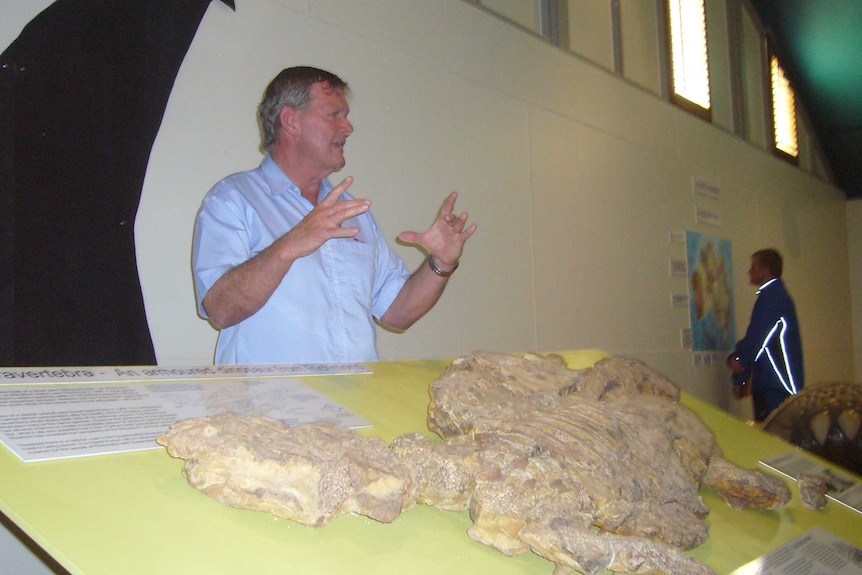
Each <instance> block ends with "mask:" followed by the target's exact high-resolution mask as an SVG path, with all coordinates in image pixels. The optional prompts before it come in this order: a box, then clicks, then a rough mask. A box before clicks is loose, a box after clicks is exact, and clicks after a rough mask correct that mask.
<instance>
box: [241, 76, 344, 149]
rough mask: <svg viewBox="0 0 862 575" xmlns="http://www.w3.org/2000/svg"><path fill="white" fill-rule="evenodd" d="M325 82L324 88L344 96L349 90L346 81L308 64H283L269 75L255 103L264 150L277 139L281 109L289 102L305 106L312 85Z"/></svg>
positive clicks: (295, 105)
mask: <svg viewBox="0 0 862 575" xmlns="http://www.w3.org/2000/svg"><path fill="white" fill-rule="evenodd" d="M318 82H319V83H322V84H324V89H325V90H326V91H327V92H329V91H330V90H331V91H333V92H336V93H339V94H344V95H345V96H347V95H349V94H350V88H349V87H348V85H347V82H345V81H344V80H342V79H341V78H339V77H338V76H336V75H335V74H333V73H331V72H327V71H326V70H321V69H319V68H312V67H310V66H294V67H292V68H285V69H284V70H282V71H281V72H279V73H278V75H277V76H276V77H275V78H273V79H272V81H271V82H270V83H269V85H268V86H267V87H266V90H265V91H264V93H263V99H262V100H261V102H260V105H258V107H257V119H258V122H259V123H260V130H261V143H262V145H263V149H264V150H269V149H270V148H271V147H272V146H274V145H275V144H277V143H278V132H279V129H280V128H281V122H280V121H279V119H278V116H279V114H280V113H281V110H282V109H283V108H284V107H285V106H290V107H292V108H294V109H295V110H302V109H303V108H305V107H306V106H308V102H309V100H310V99H311V86H312V85H313V84H317V83H318Z"/></svg>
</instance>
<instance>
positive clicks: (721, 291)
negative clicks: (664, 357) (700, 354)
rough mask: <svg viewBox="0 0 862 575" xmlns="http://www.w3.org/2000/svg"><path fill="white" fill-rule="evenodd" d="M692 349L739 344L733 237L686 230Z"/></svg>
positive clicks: (715, 349)
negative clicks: (731, 242)
mask: <svg viewBox="0 0 862 575" xmlns="http://www.w3.org/2000/svg"><path fill="white" fill-rule="evenodd" d="M685 246H686V257H687V260H688V293H689V298H688V300H689V314H690V317H691V335H692V350H693V351H725V350H731V349H733V346H734V345H735V344H736V321H735V320H734V310H733V265H732V263H733V262H732V260H731V251H730V240H726V239H721V238H715V237H711V236H707V235H704V234H700V233H697V232H690V231H689V232H686V234H685Z"/></svg>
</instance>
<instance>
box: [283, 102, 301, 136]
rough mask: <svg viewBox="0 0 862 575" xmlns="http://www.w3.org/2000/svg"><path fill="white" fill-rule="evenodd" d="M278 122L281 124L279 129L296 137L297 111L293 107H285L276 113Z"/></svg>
mask: <svg viewBox="0 0 862 575" xmlns="http://www.w3.org/2000/svg"><path fill="white" fill-rule="evenodd" d="M278 120H279V122H280V123H281V129H282V130H285V131H286V132H287V133H288V134H290V135H296V133H297V131H298V129H299V128H298V125H297V111H296V108H294V107H293V106H285V107H284V108H282V109H281V112H279V113H278Z"/></svg>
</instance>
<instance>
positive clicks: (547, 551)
mask: <svg viewBox="0 0 862 575" xmlns="http://www.w3.org/2000/svg"><path fill="white" fill-rule="evenodd" d="M429 391H430V395H431V402H430V404H429V408H428V427H429V429H431V430H432V431H434V432H435V433H437V434H438V435H439V436H440V437H441V440H440V441H435V440H432V439H430V438H428V437H425V436H422V435H419V434H407V435H403V436H401V437H399V438H397V439H396V440H394V441H393V442H392V443H391V444H390V445H386V444H385V443H384V442H382V441H381V440H379V439H377V438H369V437H360V436H359V435H357V434H356V433H354V432H352V431H347V430H341V429H337V428H334V427H332V426H329V425H322V424H313V425H306V426H302V427H298V428H293V429H289V428H287V427H285V426H284V425H283V424H280V423H277V422H273V421H271V420H267V419H264V418H259V417H257V418H254V417H252V418H249V417H239V416H235V415H233V414H222V415H219V416H215V417H211V418H200V419H193V420H186V421H182V422H179V423H177V424H175V425H173V426H172V427H171V429H170V430H169V431H168V432H167V433H165V434H164V435H163V436H161V437H160V438H159V442H160V443H162V444H163V445H165V446H167V448H168V452H169V453H170V454H171V455H172V456H174V457H180V458H182V459H184V460H186V464H185V467H184V471H183V472H184V474H185V475H186V477H187V478H188V480H189V482H190V483H191V484H192V485H193V486H195V487H197V488H198V489H200V490H202V491H203V492H204V493H206V494H208V495H210V496H211V497H214V498H216V499H218V500H219V501H222V502H223V503H226V504H228V505H233V506H236V507H243V508H249V509H257V510H262V511H267V512H270V513H273V514H274V515H278V516H280V517H287V518H290V519H294V520H296V521H299V522H301V523H303V524H306V525H310V526H320V525H323V524H325V523H326V522H327V521H329V520H330V519H332V518H333V517H336V516H338V515H341V514H344V513H360V514H363V515H367V516H369V517H372V518H374V519H376V520H378V521H383V522H389V521H393V520H394V519H395V518H396V517H397V516H398V515H399V514H400V513H401V512H402V511H405V510H407V509H409V508H410V507H412V506H413V505H415V504H425V505H433V506H435V507H438V508H441V509H446V510H465V509H469V511H470V516H471V518H472V520H473V526H472V527H471V528H470V529H469V532H468V533H469V536H470V537H472V538H473V539H475V540H476V541H479V542H481V543H484V544H486V545H490V546H493V547H495V548H496V549H499V550H500V551H501V552H503V553H505V554H507V555H516V554H520V553H524V552H527V551H532V552H534V553H537V554H539V555H541V556H543V557H545V558H547V559H549V560H551V561H553V562H554V563H555V564H556V566H557V569H556V573H558V574H560V575H562V574H565V573H570V572H573V571H578V572H581V573H585V574H590V575H591V574H594V573H600V572H602V571H604V570H606V569H607V570H611V571H614V572H618V573H637V574H650V573H656V574H670V575H677V574H678V575H699V574H708V573H712V571H711V570H710V569H709V568H707V567H706V566H704V565H702V564H701V563H699V562H697V561H696V560H694V559H693V558H691V557H689V556H688V555H686V554H685V553H684V552H683V550H685V549H690V548H692V547H694V546H696V545H699V544H700V543H702V542H703V541H704V540H705V539H706V537H707V529H706V525H705V523H704V518H705V517H706V515H707V513H708V509H707V507H706V506H705V504H704V503H703V501H702V500H701V498H700V496H699V490H700V488H701V487H702V486H704V485H705V486H708V487H710V488H712V489H714V490H716V491H717V492H718V493H719V494H721V495H722V496H723V497H724V499H725V500H726V501H727V502H728V503H729V504H730V505H733V506H735V507H741V508H744V507H746V506H749V505H752V506H756V507H758V508H762V509H773V508H776V507H780V506H781V505H783V504H785V503H786V502H787V501H788V500H789V497H790V494H789V491H788V490H787V488H786V486H785V485H784V484H783V483H782V482H781V481H780V480H778V479H776V478H774V477H771V476H768V475H764V474H762V473H760V472H757V471H749V470H743V469H740V468H738V467H736V466H734V465H732V464H730V463H728V462H727V461H725V460H724V459H722V457H721V455H720V453H718V450H717V449H716V447H715V443H714V439H713V436H712V434H711V433H710V432H709V430H708V429H707V428H706V427H705V426H704V425H703V423H702V422H701V421H700V419H699V418H698V417H697V415H696V414H695V413H694V412H692V411H690V410H688V409H687V408H685V407H683V406H681V405H680V404H679V403H678V398H679V391H678V389H677V388H676V386H674V385H673V384H672V383H671V382H670V381H668V380H667V379H665V378H664V377H662V376H661V375H659V374H658V373H656V372H654V371H652V370H650V369H648V368H646V367H645V366H643V365H642V364H639V363H637V362H634V361H630V360H624V359H620V358H610V359H607V360H603V361H601V362H599V363H597V364H596V365H595V366H594V367H592V368H589V369H586V370H579V371H573V370H570V369H568V368H567V367H566V365H565V363H564V361H563V360H562V359H561V358H559V357H556V356H549V357H540V356H536V355H526V356H512V355H504V354H493V353H474V354H472V355H470V356H466V357H463V358H459V359H458V360H456V361H455V362H453V363H452V364H451V365H450V366H449V367H448V368H447V370H446V372H445V373H444V374H443V375H442V376H441V377H440V378H439V379H438V380H436V381H435V382H434V383H433V384H432V385H431V386H430V390H429Z"/></svg>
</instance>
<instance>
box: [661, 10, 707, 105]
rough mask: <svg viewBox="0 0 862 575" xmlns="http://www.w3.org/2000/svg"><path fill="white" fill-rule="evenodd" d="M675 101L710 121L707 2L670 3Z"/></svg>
mask: <svg viewBox="0 0 862 575" xmlns="http://www.w3.org/2000/svg"><path fill="white" fill-rule="evenodd" d="M667 26H668V36H669V43H670V55H669V56H670V67H671V74H670V82H671V99H672V100H673V101H674V102H675V103H676V104H678V105H680V106H682V107H683V108H686V109H688V110H690V111H692V112H694V113H696V114H698V115H700V116H703V117H704V118H706V119H710V117H711V112H710V98H709V58H708V56H707V43H706V13H705V10H704V7H703V0H667Z"/></svg>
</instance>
